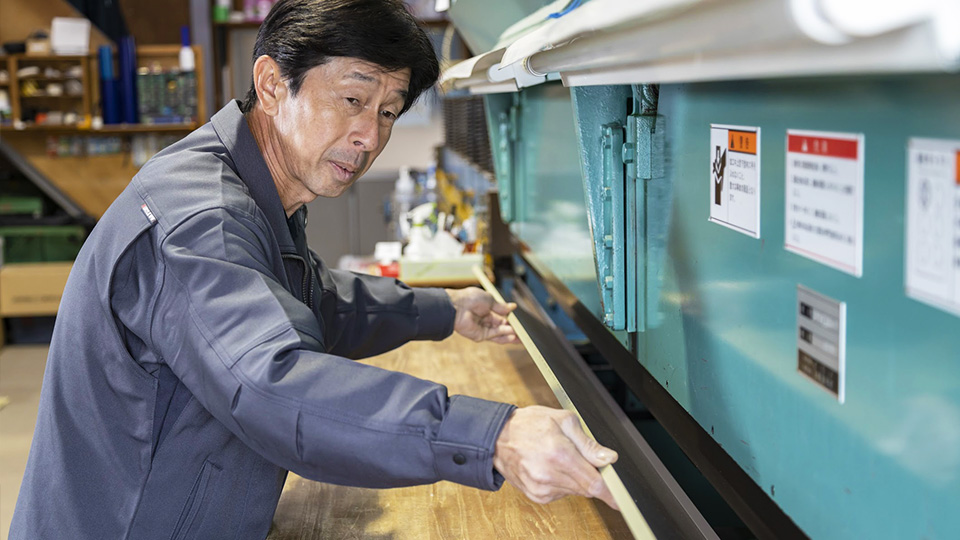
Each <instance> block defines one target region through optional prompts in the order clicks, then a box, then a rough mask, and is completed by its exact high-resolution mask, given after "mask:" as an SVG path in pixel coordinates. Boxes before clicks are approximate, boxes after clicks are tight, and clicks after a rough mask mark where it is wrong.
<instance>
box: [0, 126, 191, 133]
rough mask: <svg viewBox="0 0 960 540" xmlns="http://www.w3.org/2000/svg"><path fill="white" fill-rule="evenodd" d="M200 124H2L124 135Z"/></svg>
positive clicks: (187, 128)
mask: <svg viewBox="0 0 960 540" xmlns="http://www.w3.org/2000/svg"><path fill="white" fill-rule="evenodd" d="M197 127H198V124H108V125H104V126H103V127H102V128H100V129H90V128H80V127H77V126H64V125H60V126H57V125H27V126H24V127H23V129H14V128H13V127H12V126H11V125H10V124H2V125H0V131H3V132H14V133H15V132H52V133H77V134H81V135H122V134H124V133H157V132H184V131H193V130H194V129H197Z"/></svg>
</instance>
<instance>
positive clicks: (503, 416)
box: [432, 396, 516, 491]
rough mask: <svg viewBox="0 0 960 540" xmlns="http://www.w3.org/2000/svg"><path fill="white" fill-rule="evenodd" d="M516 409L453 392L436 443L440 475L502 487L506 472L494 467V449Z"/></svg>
mask: <svg viewBox="0 0 960 540" xmlns="http://www.w3.org/2000/svg"><path fill="white" fill-rule="evenodd" d="M514 409H516V407H515V406H513V405H509V404H507V403H497V402H494V401H487V400H485V399H478V398H474V397H469V396H452V397H451V398H450V405H449V407H448V408H447V414H446V415H445V416H444V418H443V421H442V422H441V423H440V430H439V431H438V432H437V439H436V440H435V441H433V443H432V446H433V456H434V460H435V465H436V467H437V474H439V475H440V478H441V479H443V480H449V481H451V482H456V483H458V484H464V485H467V486H472V487H476V488H480V489H486V490H490V491H496V490H498V489H500V486H502V485H503V476H502V475H501V474H500V473H498V472H497V471H495V470H494V469H493V451H494V449H495V445H496V442H497V438H498V437H499V436H500V431H501V430H502V429H503V425H504V424H505V423H506V422H507V418H509V417H510V413H512V412H513V410H514Z"/></svg>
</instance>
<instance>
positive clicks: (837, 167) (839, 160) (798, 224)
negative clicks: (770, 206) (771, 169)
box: [784, 130, 864, 277]
mask: <svg viewBox="0 0 960 540" xmlns="http://www.w3.org/2000/svg"><path fill="white" fill-rule="evenodd" d="M863 146H864V142H863V135H855V134H846V133H827V132H817V131H798V130H788V131H787V178H786V197H785V200H786V212H785V214H786V234H785V236H786V237H785V239H784V247H785V248H786V249H787V251H792V252H793V253H796V254H798V255H802V256H804V257H807V258H809V259H813V260H815V261H818V262H820V263H823V264H826V265H828V266H832V267H834V268H837V269H838V270H842V271H844V272H847V273H848V274H852V275H854V276H857V277H860V275H861V274H862V273H863V150H864V148H863Z"/></svg>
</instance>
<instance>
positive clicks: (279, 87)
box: [253, 55, 287, 116]
mask: <svg viewBox="0 0 960 540" xmlns="http://www.w3.org/2000/svg"><path fill="white" fill-rule="evenodd" d="M253 86H254V88H256V90H257V101H258V102H259V104H260V108H261V109H263V112H265V113H266V114H267V115H268V116H275V115H276V114H277V113H278V112H279V110H280V102H281V101H282V100H283V99H284V98H286V96H287V83H286V82H284V80H283V77H281V76H280V66H279V65H277V62H276V61H275V60H274V59H273V58H270V57H269V56H267V55H262V56H260V57H259V58H257V61H256V62H254V63H253Z"/></svg>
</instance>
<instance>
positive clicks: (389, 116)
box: [380, 111, 397, 120]
mask: <svg viewBox="0 0 960 540" xmlns="http://www.w3.org/2000/svg"><path fill="white" fill-rule="evenodd" d="M380 114H382V115H383V116H384V118H387V119H388V120H396V119H397V115H396V113H394V112H393V111H383V112H382V113H380Z"/></svg>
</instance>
